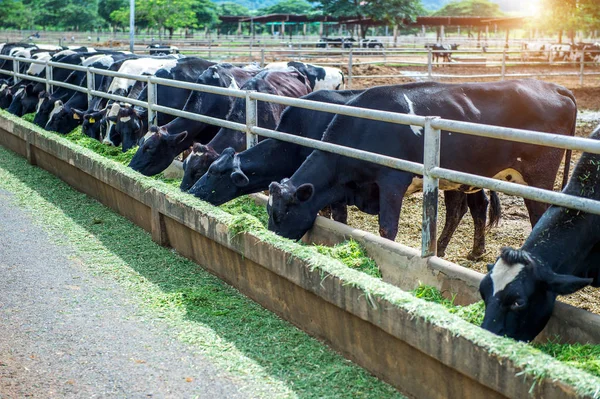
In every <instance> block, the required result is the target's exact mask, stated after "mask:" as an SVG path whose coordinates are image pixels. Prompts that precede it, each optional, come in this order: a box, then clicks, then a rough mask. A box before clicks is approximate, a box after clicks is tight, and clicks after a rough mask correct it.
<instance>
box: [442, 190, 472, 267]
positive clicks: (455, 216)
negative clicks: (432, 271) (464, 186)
mask: <svg viewBox="0 0 600 399" xmlns="http://www.w3.org/2000/svg"><path fill="white" fill-rule="evenodd" d="M444 203H445V205H446V220H445V222H444V229H443V230H442V234H441V235H440V238H439V239H438V244H437V256H440V257H442V256H444V255H445V254H446V248H447V247H448V244H449V243H450V240H451V239H452V235H453V234H454V232H455V231H456V228H457V227H458V225H459V223H460V221H461V220H462V218H463V216H465V213H467V199H466V194H465V193H463V192H461V191H444Z"/></svg>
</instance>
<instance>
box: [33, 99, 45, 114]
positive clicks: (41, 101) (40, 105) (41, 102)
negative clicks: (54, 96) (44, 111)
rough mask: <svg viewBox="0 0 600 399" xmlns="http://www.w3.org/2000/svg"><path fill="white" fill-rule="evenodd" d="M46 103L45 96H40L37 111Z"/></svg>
mask: <svg viewBox="0 0 600 399" xmlns="http://www.w3.org/2000/svg"><path fill="white" fill-rule="evenodd" d="M43 103H44V98H40V99H39V101H38V103H37V107H35V112H40V108H42V104H43Z"/></svg>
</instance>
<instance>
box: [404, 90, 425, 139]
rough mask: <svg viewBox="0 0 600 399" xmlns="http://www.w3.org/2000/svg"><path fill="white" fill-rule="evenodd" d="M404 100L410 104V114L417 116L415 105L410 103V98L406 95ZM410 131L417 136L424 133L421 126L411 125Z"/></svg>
mask: <svg viewBox="0 0 600 399" xmlns="http://www.w3.org/2000/svg"><path fill="white" fill-rule="evenodd" d="M404 99H405V100H406V103H407V104H408V113H409V114H410V115H416V114H415V105H414V104H413V102H412V101H410V98H408V96H407V95H406V94H404ZM410 130H412V131H413V133H414V134H415V136H420V135H421V134H422V133H423V128H422V127H421V126H414V125H410Z"/></svg>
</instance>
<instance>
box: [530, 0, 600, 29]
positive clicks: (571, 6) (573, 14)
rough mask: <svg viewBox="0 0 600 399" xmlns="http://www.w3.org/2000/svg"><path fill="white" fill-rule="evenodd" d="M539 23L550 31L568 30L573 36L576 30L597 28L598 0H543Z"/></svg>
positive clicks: (599, 19) (599, 15) (599, 17)
mask: <svg viewBox="0 0 600 399" xmlns="http://www.w3.org/2000/svg"><path fill="white" fill-rule="evenodd" d="M540 11H541V14H540V15H539V16H538V24H539V26H540V27H541V28H543V29H546V30H548V31H550V32H559V31H560V32H562V31H566V32H568V33H569V36H570V37H571V38H573V36H574V33H575V31H577V30H582V29H587V30H595V29H597V28H598V22H599V21H600V4H599V3H598V1H597V0H568V1H565V0H541V6H540Z"/></svg>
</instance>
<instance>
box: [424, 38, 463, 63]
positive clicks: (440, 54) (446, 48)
mask: <svg viewBox="0 0 600 399" xmlns="http://www.w3.org/2000/svg"><path fill="white" fill-rule="evenodd" d="M458 46H459V44H439V43H436V44H426V45H425V48H430V49H431V50H433V53H432V57H433V60H432V61H435V62H436V63H437V64H439V59H440V58H441V59H442V62H450V61H451V60H452V51H454V50H458Z"/></svg>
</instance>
